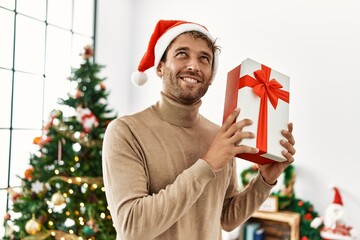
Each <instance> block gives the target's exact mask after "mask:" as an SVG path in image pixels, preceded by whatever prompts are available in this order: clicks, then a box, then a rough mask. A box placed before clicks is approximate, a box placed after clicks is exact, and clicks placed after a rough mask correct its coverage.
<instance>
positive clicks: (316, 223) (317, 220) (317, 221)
mask: <svg viewBox="0 0 360 240" xmlns="http://www.w3.org/2000/svg"><path fill="white" fill-rule="evenodd" d="M321 224H322V220H321V218H320V217H316V218H314V220H312V221H311V223H310V227H312V228H315V229H317V228H318V227H320V225H321Z"/></svg>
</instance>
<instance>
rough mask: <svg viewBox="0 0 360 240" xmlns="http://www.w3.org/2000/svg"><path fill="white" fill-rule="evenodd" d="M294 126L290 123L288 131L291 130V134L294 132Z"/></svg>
mask: <svg viewBox="0 0 360 240" xmlns="http://www.w3.org/2000/svg"><path fill="white" fill-rule="evenodd" d="M293 127H294V126H293V124H292V123H289V124H288V130H289V132H291V133H292V131H293Z"/></svg>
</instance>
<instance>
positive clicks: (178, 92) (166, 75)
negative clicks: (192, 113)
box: [162, 66, 210, 105]
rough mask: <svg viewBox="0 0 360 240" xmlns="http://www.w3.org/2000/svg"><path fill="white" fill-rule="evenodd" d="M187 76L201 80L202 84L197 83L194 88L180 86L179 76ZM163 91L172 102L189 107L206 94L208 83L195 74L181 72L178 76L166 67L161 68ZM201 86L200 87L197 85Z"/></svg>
mask: <svg viewBox="0 0 360 240" xmlns="http://www.w3.org/2000/svg"><path fill="white" fill-rule="evenodd" d="M184 73H185V74H186V75H187V76H193V77H194V78H196V79H202V83H197V84H196V85H194V86H191V85H186V86H184V84H182V81H183V80H182V79H181V78H180V77H179V75H181V74H184ZM162 78H163V90H164V93H165V94H167V95H170V96H169V97H171V98H173V99H174V100H176V101H178V102H180V103H183V104H186V105H191V104H194V103H197V102H198V101H200V99H201V98H202V97H203V96H204V95H205V94H206V92H207V90H208V88H209V85H210V81H209V80H207V79H204V78H203V77H201V76H199V75H198V74H197V73H194V72H189V71H183V72H179V73H178V74H176V73H174V72H173V71H171V70H170V69H169V68H168V67H166V66H164V68H163V77H162ZM199 84H201V85H199Z"/></svg>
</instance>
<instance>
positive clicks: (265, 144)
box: [223, 58, 290, 164]
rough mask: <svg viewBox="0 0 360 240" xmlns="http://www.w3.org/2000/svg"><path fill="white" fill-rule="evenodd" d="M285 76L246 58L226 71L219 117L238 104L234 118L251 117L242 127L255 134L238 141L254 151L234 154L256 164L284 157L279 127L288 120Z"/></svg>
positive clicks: (224, 116)
mask: <svg viewBox="0 0 360 240" xmlns="http://www.w3.org/2000/svg"><path fill="white" fill-rule="evenodd" d="M289 80H290V78H289V77H288V76H286V75H284V74H282V73H280V72H278V71H276V70H274V69H271V68H270V67H267V66H265V65H263V64H261V63H258V62H256V61H254V60H252V59H249V58H248V59H245V60H244V61H243V62H241V64H240V65H239V66H237V67H236V68H234V69H233V70H231V71H230V72H228V75H227V84H226V94H225V106H224V115H223V121H225V120H226V118H227V117H228V116H229V114H230V113H231V112H232V111H233V110H234V109H235V108H236V107H239V108H240V114H239V116H238V117H237V119H236V121H240V120H241V119H244V118H249V119H251V120H252V121H253V124H252V125H251V126H247V127H245V128H244V129H243V131H250V132H253V133H255V135H256V137H255V138H253V139H243V140H242V141H241V142H240V143H238V144H241V145H247V146H251V147H257V148H258V149H259V153H258V154H246V153H243V154H238V155H237V156H236V157H239V158H242V159H245V160H248V161H251V162H254V163H257V164H267V163H273V162H282V161H286V158H285V157H284V156H283V155H282V153H281V151H282V150H284V147H283V146H282V145H281V144H280V140H281V139H285V137H284V136H283V135H282V134H281V130H283V129H287V125H288V123H289V96H290V94H289V89H290V81H289ZM285 140H286V139H285Z"/></svg>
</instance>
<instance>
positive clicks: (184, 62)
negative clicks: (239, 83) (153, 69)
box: [157, 34, 214, 104]
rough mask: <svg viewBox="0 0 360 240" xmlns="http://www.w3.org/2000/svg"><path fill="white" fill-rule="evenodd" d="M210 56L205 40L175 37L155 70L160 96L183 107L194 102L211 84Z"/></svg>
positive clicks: (185, 35) (184, 35)
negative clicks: (159, 82) (161, 85)
mask: <svg viewBox="0 0 360 240" xmlns="http://www.w3.org/2000/svg"><path fill="white" fill-rule="evenodd" d="M213 57H214V56H213V53H212V50H211V49H210V48H209V47H208V46H207V43H206V41H205V40H203V39H200V38H198V39H194V38H192V37H191V36H190V35H189V34H182V35H180V36H178V37H177V38H176V39H175V41H174V42H173V43H172V44H171V46H170V47H169V49H168V51H167V56H166V61H165V62H160V64H159V67H158V73H157V74H158V76H159V77H162V79H163V92H164V94H165V95H167V96H168V97H170V98H172V99H174V100H175V101H178V102H180V103H183V104H193V103H196V102H198V101H199V100H200V98H201V97H202V96H204V95H205V93H206V92H207V89H208V87H209V85H210V84H211V78H212V62H213Z"/></svg>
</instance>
